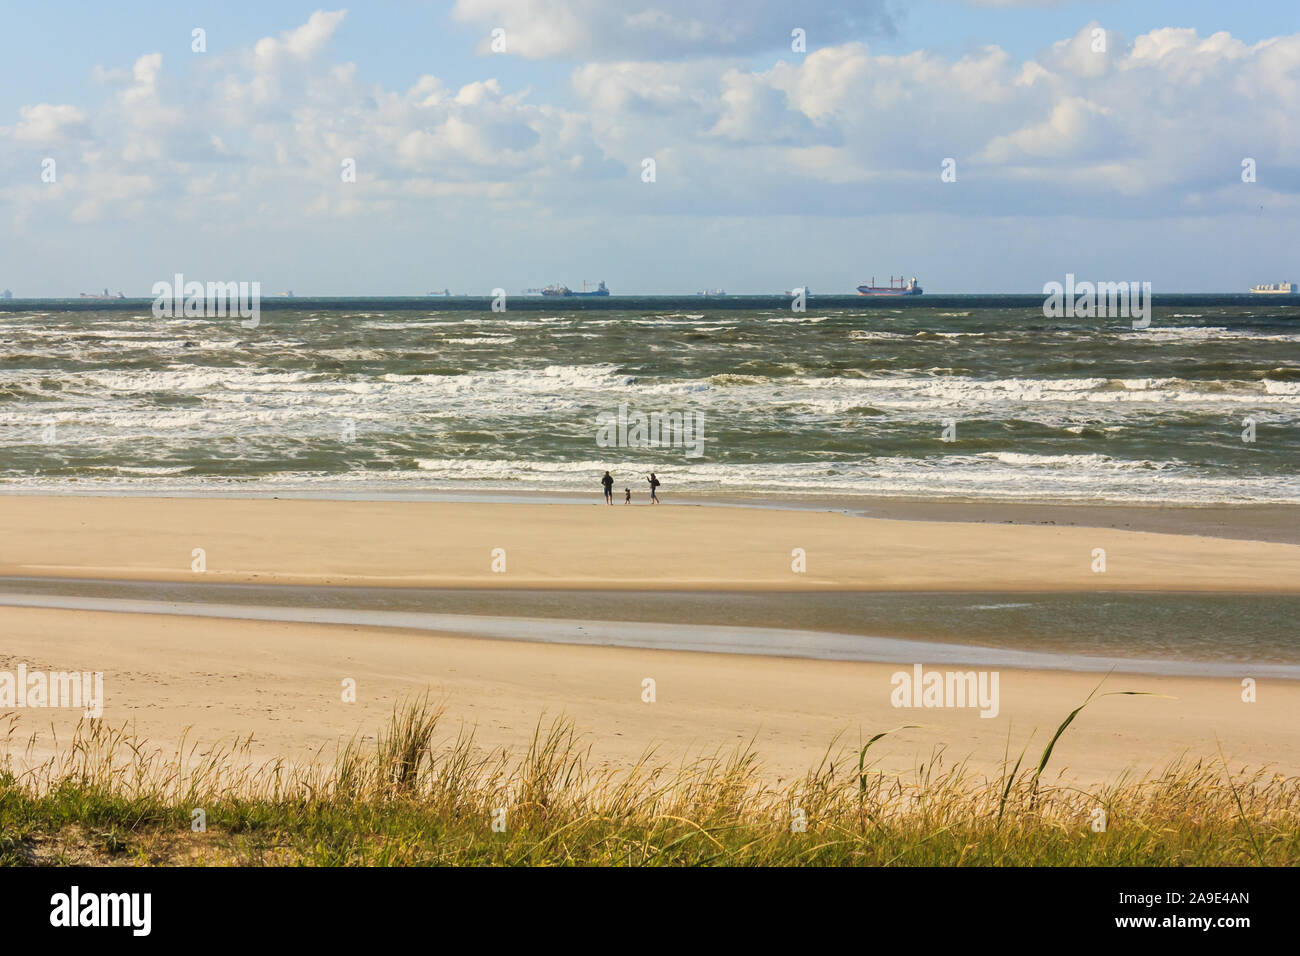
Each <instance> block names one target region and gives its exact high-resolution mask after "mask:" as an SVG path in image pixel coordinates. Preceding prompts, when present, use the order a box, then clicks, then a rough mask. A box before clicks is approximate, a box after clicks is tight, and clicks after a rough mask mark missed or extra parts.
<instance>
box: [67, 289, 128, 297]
mask: <svg viewBox="0 0 1300 956" xmlns="http://www.w3.org/2000/svg"><path fill="white" fill-rule="evenodd" d="M77 298H79V299H125V298H126V296H124V295H123V294H122V293H120V292H119V293H118V294H117V295H109V294H108V290H107V289H105V290H104V292H103V294H98V293H95V292H82V293H80V294H79V295H78V296H77Z"/></svg>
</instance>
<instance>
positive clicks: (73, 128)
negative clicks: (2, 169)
mask: <svg viewBox="0 0 1300 956" xmlns="http://www.w3.org/2000/svg"><path fill="white" fill-rule="evenodd" d="M18 116H19V120H18V125H17V126H15V127H14V130H13V138H14V139H15V140H17V141H18V142H20V143H38V144H39V143H52V142H54V141H55V140H58V139H62V138H64V137H68V136H76V135H78V133H79V132H81V131H82V128H83V126H84V124H85V122H86V118H87V117H86V114H85V113H84V112H82V111H81V110H79V109H77V108H76V107H75V106H69V105H67V104H61V105H58V106H55V105H53V104H50V103H37V104H35V105H34V106H23V107H21V108H20V109H19V111H18Z"/></svg>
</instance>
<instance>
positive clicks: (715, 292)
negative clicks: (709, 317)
mask: <svg viewBox="0 0 1300 956" xmlns="http://www.w3.org/2000/svg"><path fill="white" fill-rule="evenodd" d="M695 294H696V295H707V296H711V297H713V298H717V297H719V296H724V295H726V294H727V293H726V292H725V291H724V290H722V289H705V290H704V291H703V292H697V293H695Z"/></svg>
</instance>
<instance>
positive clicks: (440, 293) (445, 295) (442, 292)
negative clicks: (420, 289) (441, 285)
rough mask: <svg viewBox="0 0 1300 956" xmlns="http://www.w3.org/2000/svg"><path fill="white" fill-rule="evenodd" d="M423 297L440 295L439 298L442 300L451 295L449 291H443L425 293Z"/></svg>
mask: <svg viewBox="0 0 1300 956" xmlns="http://www.w3.org/2000/svg"><path fill="white" fill-rule="evenodd" d="M425 295H440V296H442V297H443V298H446V297H448V296H449V295H451V290H450V289H443V290H442V291H441V292H426V293H425Z"/></svg>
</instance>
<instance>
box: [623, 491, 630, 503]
mask: <svg viewBox="0 0 1300 956" xmlns="http://www.w3.org/2000/svg"><path fill="white" fill-rule="evenodd" d="M631 503H632V489H631V488H624V489H623V504H625V505H630V504H631Z"/></svg>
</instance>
